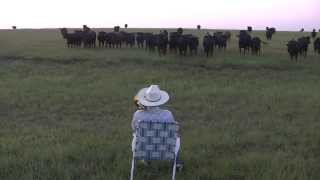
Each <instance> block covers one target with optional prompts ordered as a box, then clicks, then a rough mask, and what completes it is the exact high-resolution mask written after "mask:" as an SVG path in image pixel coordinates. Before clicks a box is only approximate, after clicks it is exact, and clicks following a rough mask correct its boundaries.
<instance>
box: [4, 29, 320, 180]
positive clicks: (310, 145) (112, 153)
mask: <svg viewBox="0 0 320 180" xmlns="http://www.w3.org/2000/svg"><path fill="white" fill-rule="evenodd" d="M97 31H98V30H97ZM129 31H132V32H137V31H154V32H158V31H159V30H157V29H129ZM186 31H187V32H186V33H193V34H197V35H198V36H199V37H202V36H203V35H204V34H205V33H206V32H207V31H210V32H212V30H200V31H198V30H186ZM235 34H236V32H235V31H233V36H232V39H231V42H230V46H229V47H228V49H227V51H226V52H217V51H215V55H214V56H213V57H211V58H206V57H204V55H198V56H192V57H189V56H187V57H180V56H178V55H174V54H170V55H167V56H165V57H159V56H158V55H157V54H156V53H150V52H147V51H145V50H143V49H137V48H133V49H130V48H123V49H100V48H96V49H67V48H65V44H64V42H63V40H62V38H61V35H60V34H59V31H57V30H15V31H12V30H1V31H0V179H1V180H31V179H39V180H40V179H41V180H43V179H46V180H47V179H48V180H49V179H57V180H60V179H61V180H62V179H63V180H78V179H86V180H87V179H91V180H98V179H99V180H100V179H101V180H102V179H104V180H126V179H128V177H129V172H130V160H131V150H130V144H131V129H130V123H131V118H132V114H133V112H134V110H135V109H134V106H133V102H132V97H133V96H134V95H135V93H136V92H137V91H138V90H139V89H140V88H142V87H145V86H146V85H149V84H151V83H154V84H159V85H160V86H161V87H162V88H163V89H165V90H167V91H168V92H169V94H170V95H171V101H170V102H169V103H168V105H167V106H166V107H167V108H169V109H170V110H172V112H173V114H174V115H175V117H176V119H177V121H179V122H180V124H181V134H182V135H181V136H182V155H181V156H182V159H183V161H184V163H185V170H184V171H183V172H180V173H178V174H177V178H176V179H177V180H182V179H183V180H257V179H259V180H271V179H272V180H317V179H320V172H319V169H320V163H319V162H320V131H319V129H320V121H319V120H320V118H319V117H320V93H319V92H320V83H319V77H320V56H319V55H315V54H314V53H313V51H309V56H308V57H307V58H300V59H299V61H298V62H291V61H290V59H289V57H288V54H287V52H286V46H285V44H286V42H287V41H288V40H290V39H292V38H294V37H300V36H303V35H308V34H306V33H298V32H297V33H294V32H277V34H276V35H275V36H274V39H273V41H271V42H269V43H268V45H264V46H263V55H262V56H260V57H257V56H245V57H244V56H240V55H239V53H238V49H237V38H236V36H235ZM253 35H255V36H259V37H261V38H262V39H264V40H265V37H264V32H253ZM310 49H312V46H311V47H310ZM170 172H171V168H170V167H169V165H167V164H162V163H160V164H155V165H153V166H151V167H143V166H142V165H139V166H138V174H137V176H136V179H141V180H142V179H143V180H151V179H152V180H165V179H169V178H170Z"/></svg>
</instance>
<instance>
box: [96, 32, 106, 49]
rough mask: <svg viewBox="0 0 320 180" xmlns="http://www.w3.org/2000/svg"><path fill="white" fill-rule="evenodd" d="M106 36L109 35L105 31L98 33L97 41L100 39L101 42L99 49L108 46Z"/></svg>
mask: <svg viewBox="0 0 320 180" xmlns="http://www.w3.org/2000/svg"><path fill="white" fill-rule="evenodd" d="M106 35H107V33H106V32H103V31H101V32H99V33H98V38H97V39H98V42H99V47H104V46H105V45H107V44H106Z"/></svg>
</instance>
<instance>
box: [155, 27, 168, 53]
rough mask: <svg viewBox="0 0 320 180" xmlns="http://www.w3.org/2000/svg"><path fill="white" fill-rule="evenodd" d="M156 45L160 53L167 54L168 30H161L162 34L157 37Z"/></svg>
mask: <svg viewBox="0 0 320 180" xmlns="http://www.w3.org/2000/svg"><path fill="white" fill-rule="evenodd" d="M156 41H157V42H156V46H157V47H158V53H159V55H160V56H161V55H166V54H167V48H168V42H169V38H168V32H167V31H166V30H164V31H163V32H160V34H158V35H157V39H156Z"/></svg>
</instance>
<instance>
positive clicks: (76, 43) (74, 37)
mask: <svg viewBox="0 0 320 180" xmlns="http://www.w3.org/2000/svg"><path fill="white" fill-rule="evenodd" d="M60 32H61V35H62V37H63V38H64V39H65V40H66V43H67V47H68V48H73V47H81V42H82V31H75V32H74V33H69V32H68V29H67V28H61V29H60Z"/></svg>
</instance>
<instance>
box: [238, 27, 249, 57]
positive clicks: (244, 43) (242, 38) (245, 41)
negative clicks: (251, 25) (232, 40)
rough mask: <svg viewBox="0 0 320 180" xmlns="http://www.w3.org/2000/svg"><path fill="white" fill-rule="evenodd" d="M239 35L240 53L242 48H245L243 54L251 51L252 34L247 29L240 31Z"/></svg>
mask: <svg viewBox="0 0 320 180" xmlns="http://www.w3.org/2000/svg"><path fill="white" fill-rule="evenodd" d="M238 37H239V51H240V55H241V54H242V49H243V54H244V55H245V54H246V51H250V47H251V36H250V34H248V33H247V31H244V30H242V31H240V34H239V35H238Z"/></svg>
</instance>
